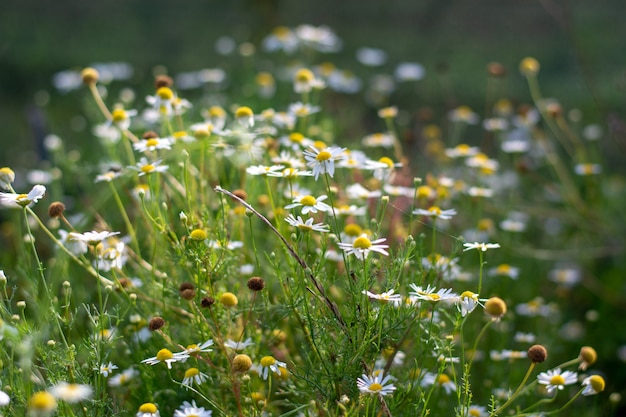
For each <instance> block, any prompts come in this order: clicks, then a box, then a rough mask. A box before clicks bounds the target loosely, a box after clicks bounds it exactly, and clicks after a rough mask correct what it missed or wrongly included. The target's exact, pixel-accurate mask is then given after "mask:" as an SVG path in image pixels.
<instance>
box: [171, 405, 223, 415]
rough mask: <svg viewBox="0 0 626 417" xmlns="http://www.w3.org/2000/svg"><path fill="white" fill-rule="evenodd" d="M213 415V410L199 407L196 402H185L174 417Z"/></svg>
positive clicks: (175, 412)
mask: <svg viewBox="0 0 626 417" xmlns="http://www.w3.org/2000/svg"><path fill="white" fill-rule="evenodd" d="M212 413H213V412H212V411H211V410H205V409H204V407H198V406H197V405H196V402H195V401H192V402H191V403H189V402H188V401H185V402H183V404H182V405H181V406H180V407H179V408H178V410H176V411H174V417H211V414H212Z"/></svg>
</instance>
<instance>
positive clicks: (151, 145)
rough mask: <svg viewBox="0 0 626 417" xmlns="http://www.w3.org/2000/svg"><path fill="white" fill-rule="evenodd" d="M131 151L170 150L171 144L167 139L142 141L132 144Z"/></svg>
mask: <svg viewBox="0 0 626 417" xmlns="http://www.w3.org/2000/svg"><path fill="white" fill-rule="evenodd" d="M133 149H135V150H136V151H139V152H148V151H149V152H153V151H156V150H161V149H172V142H171V141H170V140H169V139H168V138H150V139H143V140H140V141H139V142H135V143H133Z"/></svg>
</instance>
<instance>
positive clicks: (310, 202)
mask: <svg viewBox="0 0 626 417" xmlns="http://www.w3.org/2000/svg"><path fill="white" fill-rule="evenodd" d="M300 204H302V205H303V206H309V207H313V206H314V205H315V204H317V200H316V199H315V197H313V196H312V195H305V196H304V197H302V199H301V200H300Z"/></svg>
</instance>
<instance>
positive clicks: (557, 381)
mask: <svg viewBox="0 0 626 417" xmlns="http://www.w3.org/2000/svg"><path fill="white" fill-rule="evenodd" d="M550 385H565V378H563V377H562V376H561V375H554V376H553V377H552V378H550Z"/></svg>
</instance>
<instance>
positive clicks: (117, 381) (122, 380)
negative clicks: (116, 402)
mask: <svg viewBox="0 0 626 417" xmlns="http://www.w3.org/2000/svg"><path fill="white" fill-rule="evenodd" d="M138 375H139V371H137V370H136V369H135V368H128V369H125V370H124V371H123V372H121V373H119V374H117V375H115V376H113V377H111V378H110V379H109V386H110V387H122V386H124V385H126V384H128V382H129V381H131V380H132V379H133V378H134V377H136V376H138Z"/></svg>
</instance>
